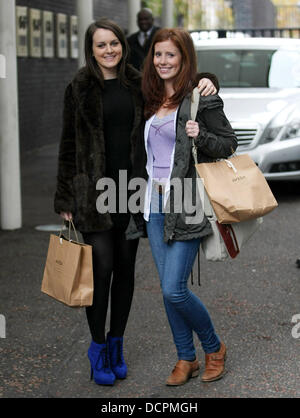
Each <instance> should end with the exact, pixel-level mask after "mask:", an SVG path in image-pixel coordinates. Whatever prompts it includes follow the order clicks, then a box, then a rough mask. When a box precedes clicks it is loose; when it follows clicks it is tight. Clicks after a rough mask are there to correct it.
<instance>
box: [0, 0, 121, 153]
mask: <svg viewBox="0 0 300 418" xmlns="http://www.w3.org/2000/svg"><path fill="white" fill-rule="evenodd" d="M1 1H2V0H1ZM16 5H17V6H27V7H32V8H37V9H40V10H49V11H52V12H54V13H65V14H67V15H73V14H76V1H75V0H16ZM101 16H106V17H108V18H111V19H114V20H115V21H116V22H117V23H118V24H119V25H120V26H121V27H122V28H124V29H126V27H127V0H109V1H108V0H94V18H95V19H96V18H98V17H101ZM17 61H18V89H19V121H20V149H21V156H22V155H23V154H24V153H26V152H28V151H30V150H32V149H35V148H39V147H42V146H44V145H48V144H52V143H56V142H57V141H59V138H60V134H61V120H62V103H63V95H64V90H65V87H66V85H67V84H68V83H69V81H71V79H72V78H73V76H74V74H75V73H76V71H77V68H78V67H77V60H75V59H71V58H66V59H62V58H31V57H18V59H17Z"/></svg>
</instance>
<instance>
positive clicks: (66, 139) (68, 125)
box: [54, 84, 76, 214]
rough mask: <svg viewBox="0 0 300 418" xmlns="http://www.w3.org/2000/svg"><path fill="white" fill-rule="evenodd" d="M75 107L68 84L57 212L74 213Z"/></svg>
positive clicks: (59, 162)
mask: <svg viewBox="0 0 300 418" xmlns="http://www.w3.org/2000/svg"><path fill="white" fill-rule="evenodd" d="M74 114H75V108H74V99H73V94H72V86H71V84H69V85H68V87H67V88H66V91H65V96H64V110H63V128H62V135H61V140H60V146H59V156H58V173H57V186H56V193H55V197H54V210H55V212H57V213H60V212H71V213H73V214H74V211H75V202H74V194H73V184H72V183H73V177H74V175H75V173H76V146H75V117H74Z"/></svg>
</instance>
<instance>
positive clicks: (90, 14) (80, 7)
mask: <svg viewBox="0 0 300 418" xmlns="http://www.w3.org/2000/svg"><path fill="white" fill-rule="evenodd" d="M76 7H77V16H78V48H79V55H78V65H79V67H82V66H83V65H84V64H85V58H84V35H85V31H86V29H87V28H88V26H89V25H90V24H91V23H92V22H93V21H94V2H93V0H76Z"/></svg>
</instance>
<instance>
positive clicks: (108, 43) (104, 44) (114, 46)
mask: <svg viewBox="0 0 300 418" xmlns="http://www.w3.org/2000/svg"><path fill="white" fill-rule="evenodd" d="M93 55H94V57H95V60H96V61H97V63H98V65H99V67H100V69H101V71H102V74H103V77H104V79H109V78H114V77H116V75H117V67H118V64H119V62H120V61H121V59H122V44H121V42H120V41H119V39H118V38H117V36H116V35H115V34H114V33H113V32H112V31H110V30H108V29H102V28H101V29H97V30H96V31H95V33H94V35H93Z"/></svg>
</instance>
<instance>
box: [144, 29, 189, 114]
mask: <svg viewBox="0 0 300 418" xmlns="http://www.w3.org/2000/svg"><path fill="white" fill-rule="evenodd" d="M168 40H170V41H172V42H173V43H174V45H175V46H176V47H177V48H178V49H179V51H180V53H181V59H182V61H181V68H180V70H179V72H178V74H177V75H176V77H175V79H174V87H175V90H176V91H175V93H174V95H173V96H172V97H170V98H169V99H168V107H169V108H173V107H176V106H178V105H179V103H180V102H181V101H182V99H183V98H184V97H185V96H186V95H187V94H188V93H189V92H191V90H192V89H193V87H194V86H195V82H196V75H197V60H196V53H195V49H194V44H193V40H192V38H191V36H190V34H189V33H188V32H187V31H185V30H183V29H178V28H165V29H160V30H159V31H157V32H156V34H155V36H154V39H153V41H152V44H151V47H150V50H149V52H148V55H147V57H146V60H145V64H144V69H143V81H142V91H143V96H144V100H145V111H144V113H145V117H146V119H148V118H149V117H150V116H152V115H153V114H154V113H155V112H156V111H157V110H158V109H159V108H160V107H161V105H162V104H163V103H164V101H165V100H166V97H165V89H164V81H163V80H162V79H161V78H160V77H159V75H158V74H157V71H156V69H155V67H154V64H153V58H154V48H155V44H156V43H157V42H164V41H168Z"/></svg>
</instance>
